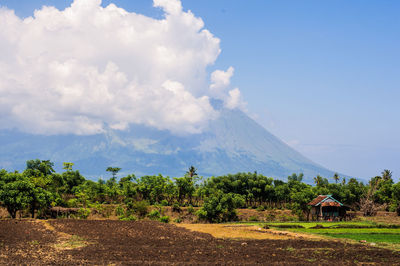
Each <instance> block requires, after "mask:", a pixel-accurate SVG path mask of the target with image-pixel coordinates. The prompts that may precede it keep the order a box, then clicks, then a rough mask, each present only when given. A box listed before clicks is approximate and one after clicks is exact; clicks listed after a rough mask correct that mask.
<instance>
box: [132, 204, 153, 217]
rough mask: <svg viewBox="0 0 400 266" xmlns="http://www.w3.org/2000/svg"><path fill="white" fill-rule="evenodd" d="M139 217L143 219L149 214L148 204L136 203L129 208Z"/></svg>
mask: <svg viewBox="0 0 400 266" xmlns="http://www.w3.org/2000/svg"><path fill="white" fill-rule="evenodd" d="M129 207H130V208H129V209H132V210H133V211H134V212H135V213H136V214H137V215H139V216H140V217H144V216H146V215H147V213H148V212H149V203H148V202H147V201H136V202H133V203H132V204H131V206H129Z"/></svg>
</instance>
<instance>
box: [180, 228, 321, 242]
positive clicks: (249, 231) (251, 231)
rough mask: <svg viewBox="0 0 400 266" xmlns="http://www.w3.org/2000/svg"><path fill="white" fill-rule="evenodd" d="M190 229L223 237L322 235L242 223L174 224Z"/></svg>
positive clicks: (311, 236) (301, 236)
mask: <svg viewBox="0 0 400 266" xmlns="http://www.w3.org/2000/svg"><path fill="white" fill-rule="evenodd" d="M176 225H177V226H180V227H184V228H186V229H189V230H191V231H197V232H202V233H207V234H210V235H212V236H214V237H216V238H223V239H279V240H287V239H299V238H304V239H322V237H319V236H315V235H308V234H299V233H292V232H282V231H276V230H272V229H262V228H260V227H259V226H256V225H242V224H237V225H235V224H231V225H227V224H176Z"/></svg>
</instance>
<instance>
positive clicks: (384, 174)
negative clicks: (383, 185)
mask: <svg viewBox="0 0 400 266" xmlns="http://www.w3.org/2000/svg"><path fill="white" fill-rule="evenodd" d="M382 179H383V180H384V181H388V180H390V179H392V172H391V171H390V170H388V169H385V170H383V172H382Z"/></svg>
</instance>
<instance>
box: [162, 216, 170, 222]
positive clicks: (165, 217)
mask: <svg viewBox="0 0 400 266" xmlns="http://www.w3.org/2000/svg"><path fill="white" fill-rule="evenodd" d="M169 220H170V218H169V216H163V217H161V218H160V222H162V223H169Z"/></svg>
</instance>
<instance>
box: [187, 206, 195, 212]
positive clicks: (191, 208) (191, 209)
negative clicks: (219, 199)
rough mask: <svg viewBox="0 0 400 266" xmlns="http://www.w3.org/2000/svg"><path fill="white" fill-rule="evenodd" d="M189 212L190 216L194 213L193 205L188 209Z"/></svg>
mask: <svg viewBox="0 0 400 266" xmlns="http://www.w3.org/2000/svg"><path fill="white" fill-rule="evenodd" d="M187 212H188V213H190V214H193V213H194V208H193V206H192V205H189V207H188V208H187Z"/></svg>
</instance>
